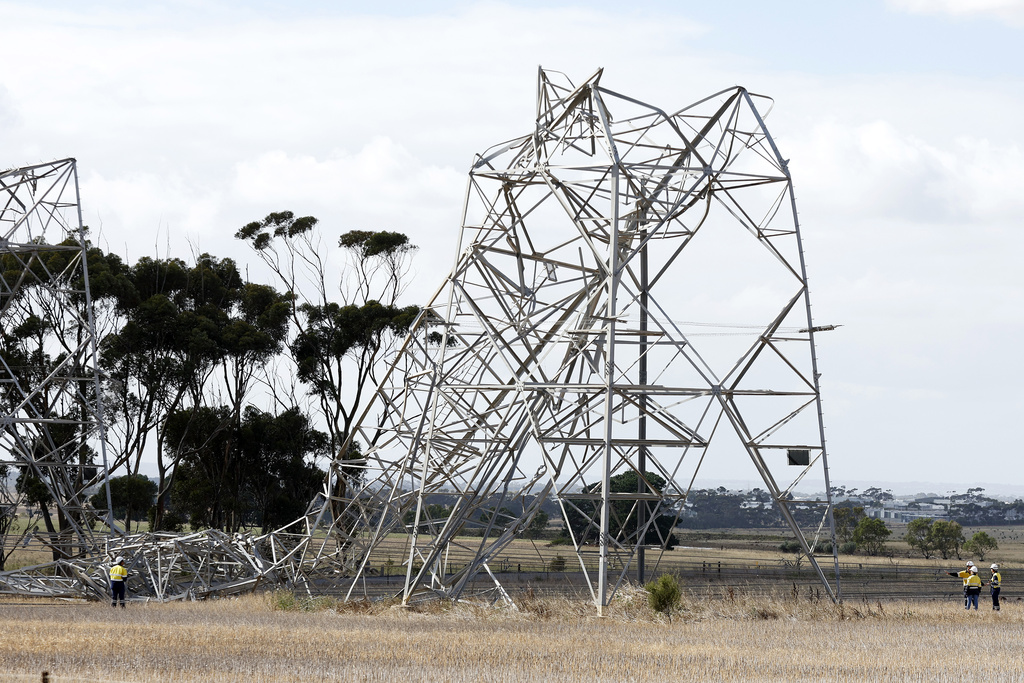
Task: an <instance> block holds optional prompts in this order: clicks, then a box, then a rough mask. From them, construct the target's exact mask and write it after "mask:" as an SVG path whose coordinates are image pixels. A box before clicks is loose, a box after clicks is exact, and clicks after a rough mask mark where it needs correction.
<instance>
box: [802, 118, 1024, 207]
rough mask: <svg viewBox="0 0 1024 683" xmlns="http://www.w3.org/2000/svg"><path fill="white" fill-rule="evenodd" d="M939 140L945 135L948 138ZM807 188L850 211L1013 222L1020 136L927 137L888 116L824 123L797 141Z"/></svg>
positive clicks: (1023, 168) (1022, 159)
mask: <svg viewBox="0 0 1024 683" xmlns="http://www.w3.org/2000/svg"><path fill="white" fill-rule="evenodd" d="M936 142H945V144H944V145H941V146H940V145H939V144H936ZM787 154H792V155H793V158H794V159H795V160H796V161H795V162H794V163H793V167H794V177H795V180H796V183H797V187H798V188H799V189H800V191H801V195H802V196H803V197H804V198H806V199H807V200H808V201H809V202H810V203H818V202H822V201H825V202H828V204H829V205H830V206H831V207H832V208H833V210H835V209H839V210H841V211H842V213H843V215H844V217H846V218H849V217H851V216H853V217H860V218H867V217H875V218H878V217H885V218H886V219H887V220H893V219H902V220H906V221H908V222H912V223H920V222H922V221H925V222H929V223H956V224H958V225H962V224H963V223H964V222H965V221H969V222H987V221H993V220H995V221H1010V220H1015V219H1016V217H1017V216H1019V215H1020V213H1021V212H1022V211H1024V193H1022V192H1020V191H1018V190H1017V189H1015V188H1021V187H1024V155H1022V153H1021V150H1020V147H1018V145H1017V143H1016V142H1013V141H1010V142H1004V143H1002V144H996V143H993V142H992V141H991V140H989V139H987V138H978V137H973V136H966V135H964V136H959V137H956V138H953V139H949V140H947V141H925V140H922V139H920V138H919V137H916V136H915V135H911V134H907V133H905V132H903V131H901V130H899V129H897V128H896V127H895V126H893V125H892V124H890V123H888V122H886V121H873V122H868V123H862V124H859V125H850V124H840V123H822V124H819V125H816V126H814V128H813V129H812V130H811V131H810V132H809V134H808V135H807V136H806V137H800V138H797V139H791V140H789V146H788V148H787Z"/></svg>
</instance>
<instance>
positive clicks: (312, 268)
mask: <svg viewBox="0 0 1024 683" xmlns="http://www.w3.org/2000/svg"><path fill="white" fill-rule="evenodd" d="M318 223H319V221H318V220H317V219H316V218H314V217H312V216H304V217H296V216H295V215H294V214H293V213H292V212H291V211H281V212H277V213H271V214H269V215H268V216H267V217H266V218H264V219H263V220H262V221H254V222H252V223H249V224H247V225H246V226H245V227H243V228H242V229H240V230H238V231H237V232H236V233H235V237H236V238H238V239H241V240H243V241H245V242H248V243H249V245H250V246H251V247H252V248H253V250H254V251H255V252H256V254H257V255H258V256H259V257H260V258H261V259H262V260H263V262H264V263H266V265H267V266H268V267H269V268H270V270H271V271H272V272H273V273H274V275H275V277H276V278H277V279H278V281H279V282H280V284H281V286H282V287H283V288H284V289H285V290H287V291H288V292H289V293H290V294H291V296H292V309H291V317H292V323H293V326H294V332H293V336H292V338H291V341H290V344H289V347H288V348H289V351H290V354H291V360H292V362H293V363H294V364H295V377H296V378H297V379H298V381H299V382H300V383H301V384H302V385H303V386H305V387H306V390H307V394H308V396H309V397H310V398H312V399H313V402H314V404H315V406H316V409H317V412H318V413H319V414H320V417H321V419H322V422H323V425H324V427H325V429H326V433H327V435H328V438H329V446H330V451H331V452H332V453H334V454H337V455H339V456H341V459H352V458H355V457H358V452H359V444H352V445H350V448H349V451H348V452H347V453H339V451H340V450H341V448H342V446H343V444H345V443H346V440H347V439H348V436H349V434H350V432H351V429H352V426H353V423H354V421H355V419H356V418H357V414H358V410H359V408H360V406H361V404H362V401H363V396H364V391H366V390H367V389H372V385H373V384H374V383H375V376H374V372H375V370H376V367H377V363H378V361H379V360H380V359H381V358H382V356H383V355H384V354H385V353H386V352H387V350H388V349H390V348H393V345H394V344H395V342H396V341H397V340H398V339H400V338H401V337H403V336H404V335H405V333H406V332H407V331H408V329H409V327H410V325H411V324H412V322H413V321H414V319H415V317H416V316H417V315H418V314H419V312H420V308H419V307H418V306H414V305H407V306H403V305H400V304H399V299H400V297H401V296H402V294H403V291H404V288H405V286H406V284H407V281H406V280H407V275H408V268H409V259H410V257H411V255H412V254H413V253H414V252H415V251H416V249H417V247H416V246H414V245H413V244H412V243H411V242H410V241H409V238H408V237H407V236H406V235H404V234H402V233H397V232H388V231H377V232H373V231H363V230H355V231H350V232H346V233H344V234H342V235H341V236H340V237H339V239H338V242H337V245H338V247H339V248H340V249H341V250H342V252H343V254H344V265H343V266H341V268H340V275H339V277H338V278H337V280H336V281H331V280H330V278H329V275H328V274H329V272H330V271H331V269H332V267H333V265H334V264H333V262H332V260H331V250H330V249H329V248H326V246H325V244H324V241H323V238H322V236H321V234H320V232H319V230H318V229H317V225H318ZM359 472H360V471H359V470H358V468H352V467H345V466H342V467H341V468H340V471H339V472H336V473H335V474H336V475H337V476H336V477H335V494H336V495H338V496H343V495H344V494H345V491H346V488H347V486H348V484H349V483H350V482H351V480H352V479H353V478H354V477H358V476H359Z"/></svg>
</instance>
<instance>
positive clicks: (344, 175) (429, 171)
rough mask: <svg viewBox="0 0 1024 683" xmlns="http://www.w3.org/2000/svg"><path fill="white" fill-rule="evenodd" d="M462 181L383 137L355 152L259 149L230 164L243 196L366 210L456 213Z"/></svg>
mask: <svg viewBox="0 0 1024 683" xmlns="http://www.w3.org/2000/svg"><path fill="white" fill-rule="evenodd" d="M464 184H465V181H464V176H463V174H462V173H460V172H458V171H455V170H454V169H451V168H440V167H437V166H431V165H428V164H425V163H423V161H422V160H421V159H419V158H417V157H414V156H413V155H411V154H410V153H409V152H408V150H406V149H405V148H404V147H402V146H401V145H398V144H396V143H395V142H394V141H393V140H391V139H389V138H386V137H377V138H373V139H372V140H370V141H369V142H368V143H367V144H366V145H365V146H364V147H363V148H362V149H361V150H359V151H358V152H356V153H355V154H349V153H346V152H335V153H333V154H331V155H330V156H328V157H327V158H325V159H322V160H321V159H317V158H316V157H314V156H311V155H290V154H288V153H287V152H285V151H282V150H275V151H272V152H265V153H263V154H261V155H259V156H258V157H257V158H256V159H253V160H250V161H243V162H241V163H239V164H237V165H236V166H235V179H234V182H233V186H232V191H233V192H234V194H235V195H236V196H238V197H239V198H241V199H243V200H245V201H247V202H253V203H256V202H260V203H266V202H278V203H285V204H290V205H298V204H314V205H336V206H342V207H345V208H346V209H347V210H352V211H355V212H358V213H361V214H366V215H374V214H379V215H389V214H393V213H394V212H395V210H396V208H399V207H401V210H402V211H405V212H408V213H414V212H418V211H427V212H432V213H433V212H439V213H443V214H447V215H448V216H449V217H450V218H454V219H457V217H458V214H457V209H454V207H457V206H458V205H459V204H460V199H461V194H462V189H463V186H464Z"/></svg>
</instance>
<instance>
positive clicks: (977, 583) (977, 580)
mask: <svg viewBox="0 0 1024 683" xmlns="http://www.w3.org/2000/svg"><path fill="white" fill-rule="evenodd" d="M966 585H967V587H968V588H981V577H980V576H978V575H977V574H971V575H970V576H968V577H967V583H966Z"/></svg>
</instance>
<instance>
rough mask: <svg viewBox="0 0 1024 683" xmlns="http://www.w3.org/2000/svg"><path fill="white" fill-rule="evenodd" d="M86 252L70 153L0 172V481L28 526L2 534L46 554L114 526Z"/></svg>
mask: <svg viewBox="0 0 1024 683" xmlns="http://www.w3.org/2000/svg"><path fill="white" fill-rule="evenodd" d="M86 250H87V243H86V240H85V230H84V228H83V226H82V218H81V210H80V207H79V200H78V172H77V168H76V164H75V160H74V159H64V160H61V161H54V162H51V163H45V164H38V165H36V166H28V167H24V168H16V169H11V170H7V171H0V321H2V330H0V474H2V475H3V476H2V477H0V488H2V489H3V491H4V493H5V496H6V500H7V504H8V505H10V506H14V507H15V509H16V508H17V506H19V505H25V506H28V507H29V508H32V510H33V517H32V518H31V519H30V520H29V521H30V524H29V526H35V527H36V528H37V530H36V531H35V532H33V533H32V535H31V536H28V537H25V536H19V537H18V538H14V537H12V536H10V535H8V536H5V537H4V540H5V541H10V542H19V543H22V544H24V545H26V546H29V545H30V543H41V544H43V546H45V547H46V548H47V549H49V550H50V551H51V552H52V553H53V559H54V560H62V559H67V558H72V557H82V556H85V555H88V554H90V553H94V552H96V551H97V550H99V549H101V548H102V547H103V543H104V541H105V540H106V538H107V537H108V535H109V534H110V533H111V531H116V530H115V529H114V526H113V520H112V519H111V518H110V515H109V508H110V494H109V487H108V486H106V483H107V466H106V440H105V434H104V427H103V409H102V401H101V391H100V381H99V372H98V370H97V365H98V364H97V349H96V344H97V339H96V325H95V320H94V317H93V315H94V314H93V302H92V297H91V294H90V287H89V269H88V263H87V259H86ZM97 490H99V491H103V490H106V498H107V501H106V504H105V505H104V506H102V507H103V508H104V509H100V510H97V509H95V508H94V507H93V506H92V505H91V504H90V503H89V496H90V494H92V493H94V492H95V491H97Z"/></svg>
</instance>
